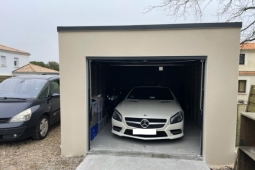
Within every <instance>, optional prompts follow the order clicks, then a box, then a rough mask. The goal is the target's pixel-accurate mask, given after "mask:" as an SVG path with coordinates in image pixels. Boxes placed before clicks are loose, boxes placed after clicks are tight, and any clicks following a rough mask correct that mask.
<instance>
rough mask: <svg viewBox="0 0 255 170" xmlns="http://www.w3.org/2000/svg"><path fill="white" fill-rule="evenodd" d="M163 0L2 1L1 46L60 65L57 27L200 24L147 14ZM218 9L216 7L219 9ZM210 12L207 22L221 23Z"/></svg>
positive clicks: (191, 20)
mask: <svg viewBox="0 0 255 170" xmlns="http://www.w3.org/2000/svg"><path fill="white" fill-rule="evenodd" d="M159 2H160V0H68V1H67V0H42V1H36V0H0V4H1V5H0V11H1V14H0V44H1V45H5V46H9V47H12V48H16V49H19V50H22V51H26V52H28V53H30V54H31V56H30V61H44V62H48V61H57V62H58V61H59V54H58V34H57V26H93V25H144V24H174V23H192V22H196V21H195V20H194V19H193V18H187V19H186V20H184V19H183V18H178V20H177V21H175V20H174V19H171V18H169V17H168V16H166V15H165V14H164V12H163V11H161V10H154V11H151V12H149V13H146V14H144V11H145V9H146V7H148V6H150V5H157V4H159ZM215 7H216V6H215ZM214 10H215V9H212V8H208V9H207V11H206V15H205V17H204V18H203V22H217V18H216V17H215V16H214V15H213V12H214Z"/></svg>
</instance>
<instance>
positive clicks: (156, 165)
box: [76, 150, 210, 170]
mask: <svg viewBox="0 0 255 170" xmlns="http://www.w3.org/2000/svg"><path fill="white" fill-rule="evenodd" d="M87 169H89V170H98V169H102V170H108V169H109V170H130V169H132V170H136V169H137V170H141V169H147V170H154V169H155V170H159V169H160V170H190V169H192V170H193V169H194V170H210V169H209V167H208V166H207V164H206V163H205V162H204V161H203V160H202V158H201V157H200V156H195V155H183V154H182V155H167V154H158V153H141V152H140V153H139V152H119V151H117V152H116V151H102V150H101V151H93V153H89V154H88V155H87V156H86V158H85V159H84V160H83V162H82V163H81V164H80V165H79V166H78V167H77V169H76V170H87Z"/></svg>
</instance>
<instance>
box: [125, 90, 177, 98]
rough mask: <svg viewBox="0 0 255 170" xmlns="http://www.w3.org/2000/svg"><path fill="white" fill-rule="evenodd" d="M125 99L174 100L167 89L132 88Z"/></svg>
mask: <svg viewBox="0 0 255 170" xmlns="http://www.w3.org/2000/svg"><path fill="white" fill-rule="evenodd" d="M127 98H128V99H144V100H174V97H173V95H172V93H171V92H170V90H169V89H168V88H159V87H137V88H134V89H133V90H132V92H131V93H130V94H129V95H128V97H127Z"/></svg>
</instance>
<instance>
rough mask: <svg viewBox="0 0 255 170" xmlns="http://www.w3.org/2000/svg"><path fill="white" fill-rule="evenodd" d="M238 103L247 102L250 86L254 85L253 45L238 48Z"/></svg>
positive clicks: (254, 52)
mask: <svg viewBox="0 0 255 170" xmlns="http://www.w3.org/2000/svg"><path fill="white" fill-rule="evenodd" d="M240 50H241V52H240V58H239V76H238V102H239V103H243V102H247V100H248V95H249V92H250V86H251V85H255V43H247V44H244V45H241V47H240Z"/></svg>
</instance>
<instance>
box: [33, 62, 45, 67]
mask: <svg viewBox="0 0 255 170" xmlns="http://www.w3.org/2000/svg"><path fill="white" fill-rule="evenodd" d="M30 63H31V64H34V65H37V66H41V67H47V64H45V63H44V62H42V61H30Z"/></svg>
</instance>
